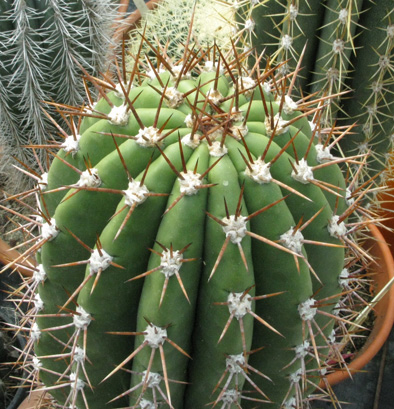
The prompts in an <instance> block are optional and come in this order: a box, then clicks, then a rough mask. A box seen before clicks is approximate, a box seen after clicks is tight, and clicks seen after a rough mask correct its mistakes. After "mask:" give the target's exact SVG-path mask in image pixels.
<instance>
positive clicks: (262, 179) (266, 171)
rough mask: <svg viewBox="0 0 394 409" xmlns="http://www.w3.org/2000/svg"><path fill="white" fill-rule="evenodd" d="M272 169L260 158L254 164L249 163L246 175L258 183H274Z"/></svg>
mask: <svg viewBox="0 0 394 409" xmlns="http://www.w3.org/2000/svg"><path fill="white" fill-rule="evenodd" d="M270 167H271V165H270V164H269V163H265V162H264V161H263V160H262V159H261V158H259V159H257V160H255V161H254V163H249V166H247V167H246V169H245V174H246V175H247V176H249V177H250V178H251V179H252V180H254V181H255V182H257V183H260V184H263V183H270V182H271V181H272V176H271V172H270Z"/></svg>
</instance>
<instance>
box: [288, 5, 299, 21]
mask: <svg viewBox="0 0 394 409" xmlns="http://www.w3.org/2000/svg"><path fill="white" fill-rule="evenodd" d="M289 16H290V21H295V20H296V19H297V16H298V7H297V6H296V5H294V4H290V7H289Z"/></svg>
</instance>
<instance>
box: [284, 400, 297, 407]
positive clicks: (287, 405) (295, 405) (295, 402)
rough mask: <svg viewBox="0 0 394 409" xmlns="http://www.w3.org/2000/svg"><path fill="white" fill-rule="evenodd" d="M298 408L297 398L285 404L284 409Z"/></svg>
mask: <svg viewBox="0 0 394 409" xmlns="http://www.w3.org/2000/svg"><path fill="white" fill-rule="evenodd" d="M296 407H297V400H296V398H290V399H288V400H287V401H286V402H285V403H284V404H283V409H295V408H296Z"/></svg>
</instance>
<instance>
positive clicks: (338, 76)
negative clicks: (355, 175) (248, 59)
mask: <svg viewBox="0 0 394 409" xmlns="http://www.w3.org/2000/svg"><path fill="white" fill-rule="evenodd" d="M393 10H394V2H393V1H392V0H388V1H381V2H379V3H376V2H373V1H368V0H365V1H360V0H327V1H324V2H322V1H307V2H305V1H287V0H268V1H265V2H261V3H260V4H257V5H256V7H254V8H251V7H250V6H249V5H244V6H243V8H242V9H241V11H240V15H241V18H240V21H241V25H240V29H241V28H242V21H243V19H244V18H245V15H250V16H251V18H252V19H253V20H254V21H255V23H256V25H255V35H254V36H251V37H250V38H251V40H252V44H253V46H255V47H256V48H257V50H258V51H259V52H261V51H262V50H263V49H264V48H265V44H267V43H268V44H269V46H268V47H267V48H266V52H265V54H266V55H267V56H269V57H270V58H271V59H275V60H276V61H277V62H286V63H285V68H286V69H287V70H290V71H291V70H292V69H294V68H295V66H296V65H297V64H298V63H299V58H301V56H302V55H303V59H302V63H301V64H300V68H301V71H300V75H299V76H298V85H299V87H300V89H301V91H302V93H303V94H305V93H318V94H319V95H331V96H332V98H331V99H330V101H327V103H326V107H325V110H324V112H323V113H322V120H321V121H322V123H324V124H325V125H330V124H333V123H335V121H338V124H343V125H346V126H348V125H349V124H352V123H355V122H357V125H358V126H356V127H355V128H354V129H353V132H352V134H350V135H348V136H347V137H345V138H343V140H342V141H341V142H340V147H341V149H340V152H344V154H345V155H349V154H356V153H360V152H367V151H371V152H372V154H371V155H370V157H369V159H368V165H367V166H365V167H364V171H365V177H366V179H368V178H370V177H371V175H376V174H377V173H378V172H380V171H382V170H383V169H384V168H385V167H386V166H387V155H386V154H387V152H389V151H390V150H391V149H392V134H393V124H392V121H391V120H390V118H391V117H392V115H393V98H392V92H393V91H392V89H393V85H394V82H393V75H392V68H393V66H392V61H391V60H392V52H393V27H394V26H393V23H392V20H393ZM304 46H306V48H305V50H304ZM340 93H343V94H342V95H341V94H340Z"/></svg>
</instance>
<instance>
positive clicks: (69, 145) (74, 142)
mask: <svg viewBox="0 0 394 409" xmlns="http://www.w3.org/2000/svg"><path fill="white" fill-rule="evenodd" d="M80 139H81V135H80V134H77V135H69V136H67V138H66V139H65V140H64V142H63V143H62V144H61V145H60V146H61V147H62V148H63V150H64V151H65V152H67V153H71V155H72V156H74V155H75V154H76V153H77V152H78V151H79V140H80Z"/></svg>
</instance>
